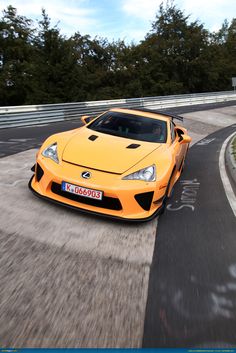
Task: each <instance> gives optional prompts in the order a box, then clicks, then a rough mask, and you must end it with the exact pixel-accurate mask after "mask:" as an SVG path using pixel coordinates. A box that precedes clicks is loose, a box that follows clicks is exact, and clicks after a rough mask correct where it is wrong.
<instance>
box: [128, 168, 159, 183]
mask: <svg viewBox="0 0 236 353" xmlns="http://www.w3.org/2000/svg"><path fill="white" fill-rule="evenodd" d="M122 179H124V180H143V181H155V180H156V166H155V164H153V165H151V166H150V167H147V168H144V169H140V170H138V171H137V172H135V173H132V174H129V175H126V176H125V177H124V178H122Z"/></svg>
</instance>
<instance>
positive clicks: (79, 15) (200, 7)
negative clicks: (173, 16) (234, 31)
mask: <svg viewBox="0 0 236 353" xmlns="http://www.w3.org/2000/svg"><path fill="white" fill-rule="evenodd" d="M161 2H162V0H41V1H37V0H0V11H1V14H2V10H3V9H6V8H7V6H8V5H12V6H14V7H16V8H17V10H18V14H19V15H23V16H26V17H28V18H30V19H32V20H34V21H37V20H40V19H41V10H42V8H45V10H46V13H47V14H48V15H49V17H50V18H51V25H55V24H57V23H58V27H59V28H60V29H61V34H64V35H66V36H70V35H73V34H74V33H75V32H80V34H82V35H85V34H89V35H90V36H91V37H92V38H94V37H95V36H98V37H106V38H108V40H109V41H112V40H118V39H122V40H125V42H126V43H131V42H132V41H133V42H134V43H138V42H139V41H140V40H142V39H144V37H145V35H146V34H147V33H148V32H149V31H150V30H151V24H152V22H153V21H154V19H155V14H156V13H157V12H158V9H159V6H160V3H161ZM164 3H165V0H164ZM175 4H176V6H177V7H178V8H179V9H181V10H182V11H184V14H185V15H190V20H191V21H195V20H199V21H200V23H203V24H204V27H205V28H207V29H209V30H210V31H212V32H213V31H216V30H218V29H219V28H220V27H221V25H222V23H223V21H224V19H228V21H229V22H231V20H232V18H233V17H236V0H175Z"/></svg>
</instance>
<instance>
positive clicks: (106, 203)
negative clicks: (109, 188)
mask: <svg viewBox="0 0 236 353" xmlns="http://www.w3.org/2000/svg"><path fill="white" fill-rule="evenodd" d="M51 191H52V192H53V193H54V194H57V195H60V196H63V197H65V198H66V199H69V200H73V201H76V202H80V203H84V204H86V205H91V206H95V207H100V208H107V209H109V210H116V211H120V210H122V206H121V203H120V200H119V199H117V198H114V197H107V196H103V198H102V200H94V199H90V198H87V197H83V196H80V195H76V194H71V193H69V192H67V191H64V190H62V189H61V184H58V183H55V182H52V186H51Z"/></svg>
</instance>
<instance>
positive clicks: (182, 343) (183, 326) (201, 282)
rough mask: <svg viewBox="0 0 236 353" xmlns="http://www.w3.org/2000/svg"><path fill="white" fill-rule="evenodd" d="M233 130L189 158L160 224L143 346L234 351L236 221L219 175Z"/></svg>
mask: <svg viewBox="0 0 236 353" xmlns="http://www.w3.org/2000/svg"><path fill="white" fill-rule="evenodd" d="M235 131H236V126H233V127H227V128H225V129H222V130H220V131H217V132H216V133H213V134H211V135H209V136H207V138H205V139H204V140H202V141H200V142H198V143H197V144H195V145H194V146H193V147H192V148H191V149H190V151H189V155H188V160H187V163H186V168H185V170H184V172H183V174H182V177H181V180H180V182H179V183H177V185H176V186H175V190H174V193H173V195H172V197H171V199H170V200H169V203H168V206H167V211H166V214H165V216H164V217H161V218H160V220H159V223H158V229H157V238H156V243H155V248H154V254H153V262H152V266H151V271H150V279H149V289H148V300H147V307H146V318H145V326H144V337H143V347H145V348H150V347H153V348H154V347H162V348H171V347H176V348H177V347H181V348H187V347H218V348H221V347H235V346H236V258H235V254H236V220H235V216H234V214H233V211H232V209H231V208H230V206H229V203H228V200H227V198H226V195H225V191H224V188H223V184H222V181H221V178H220V171H219V165H218V160H219V152H220V149H221V145H222V143H223V141H224V140H225V139H226V138H227V137H228V136H229V135H230V134H231V133H233V132H235Z"/></svg>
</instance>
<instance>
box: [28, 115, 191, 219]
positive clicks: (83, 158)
mask: <svg viewBox="0 0 236 353" xmlns="http://www.w3.org/2000/svg"><path fill="white" fill-rule="evenodd" d="M113 111H116V112H125V113H126V112H128V113H129V114H135V115H140V116H142V117H144V116H147V117H152V118H155V119H158V120H164V121H166V122H167V141H166V143H151V142H144V141H137V140H133V139H128V138H121V137H117V136H111V135H108V134H103V133H99V132H95V131H92V130H91V129H88V128H87V126H89V125H87V126H83V127H81V128H78V129H75V130H72V131H68V132H64V133H60V134H56V135H52V136H50V137H49V138H48V139H47V140H46V141H45V142H44V144H43V145H42V147H41V149H40V150H39V152H38V154H37V164H36V173H35V175H34V176H33V178H32V180H31V181H30V187H31V189H32V191H34V192H35V193H36V194H38V195H39V196H42V197H46V198H49V199H51V200H53V201H56V202H60V203H63V204H65V205H68V206H71V207H75V208H79V209H82V210H84V211H88V212H95V213H100V214H103V215H107V216H112V217H119V218H124V219H127V220H131V219H132V220H145V219H150V218H151V217H152V216H153V215H155V214H156V213H157V212H158V210H159V209H160V207H161V206H162V203H163V200H164V199H165V197H166V196H168V195H169V194H170V192H171V189H172V187H173V184H174V183H175V182H176V181H177V179H178V178H179V176H180V173H181V169H182V165H183V162H184V159H185V155H186V151H187V147H188V144H187V143H184V144H180V143H179V142H178V136H176V141H171V135H170V118H168V117H165V116H162V115H158V114H153V113H149V112H148V113H144V112H139V111H133V110H128V109H115V110H113ZM182 129H183V128H182ZM183 131H184V134H185V135H186V130H185V129H183ZM91 135H97V136H99V138H97V140H94V141H91V140H89V136H91ZM55 142H56V143H57V153H58V158H59V163H56V162H55V161H53V160H51V159H50V158H47V157H44V156H43V155H42V152H43V150H44V149H45V148H46V147H48V146H49V145H51V144H53V143H55ZM129 144H140V147H139V148H137V149H127V146H128V145H129ZM151 165H155V166H156V180H155V181H151V182H147V181H143V180H124V179H123V177H124V176H126V175H128V174H131V173H134V172H136V171H138V170H140V169H143V168H146V167H149V166H151ZM37 166H40V168H42V170H43V175H42V176H41V178H40V180H37V177H36V174H37V168H38V169H39V167H37ZM84 171H89V172H90V173H91V178H90V179H83V178H82V177H81V173H82V172H84ZM63 181H64V182H68V183H70V184H73V185H78V186H81V187H85V188H90V189H93V190H100V191H102V192H103V199H104V200H107V204H106V203H105V201H104V204H103V206H102V207H100V206H101V204H99V202H98V203H96V205H94V204H91V203H90V204H87V203H84V202H80V201H81V200H82V199H80V201H78V200H75V199H72V198H71V197H69V193H66V194H65V193H61V192H60V191H59V193H55V190H54V189H53V187H52V185H56V187H58V188H59V187H60V185H61V183H62V182H63ZM55 183H56V184H55ZM146 193H153V196H152V197H151V202H150V207H146V206H145V207H144V206H143V203H142V204H140V202H138V201H137V195H140V194H141V196H140V197H141V198H142V199H145V197H146V196H145V195H151V194H146ZM142 194H145V195H142ZM67 196H68V197H67ZM70 196H71V195H70ZM144 196H145V197H144ZM138 197H139V196H138ZM148 197H150V196H148ZM113 199H118V200H119V203H120V204H121V209H110V208H109V207H110V206H109V205H110V204H109V202H110V201H113ZM83 200H84V198H83ZM86 202H87V201H86ZM89 202H90V201H89ZM91 202H92V201H91ZM92 203H93V202H92ZM99 205H100V206H99ZM106 205H108V207H106Z"/></svg>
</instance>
